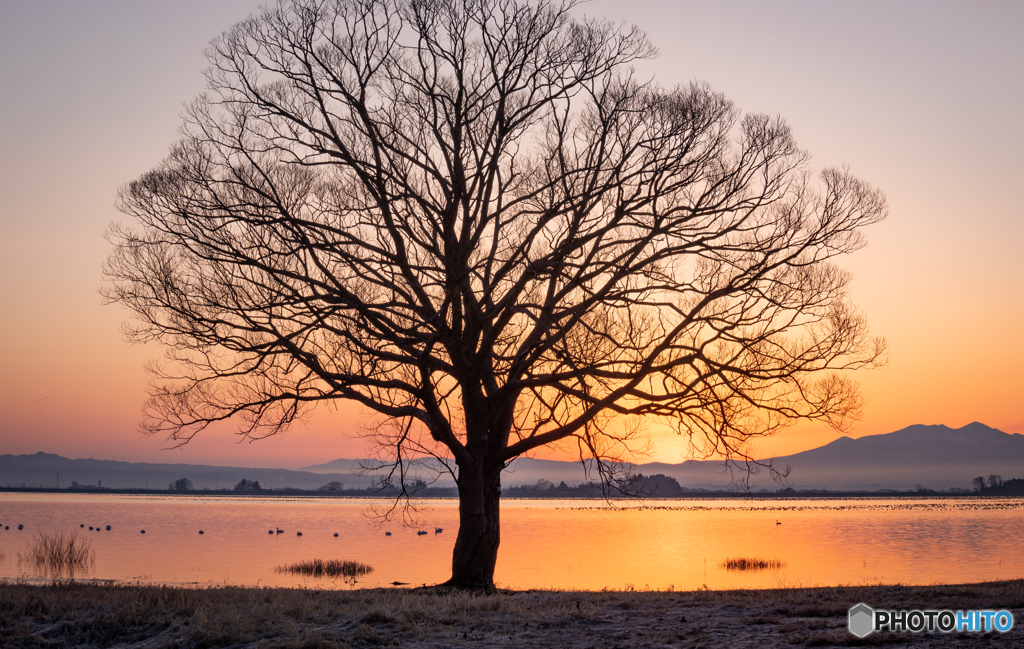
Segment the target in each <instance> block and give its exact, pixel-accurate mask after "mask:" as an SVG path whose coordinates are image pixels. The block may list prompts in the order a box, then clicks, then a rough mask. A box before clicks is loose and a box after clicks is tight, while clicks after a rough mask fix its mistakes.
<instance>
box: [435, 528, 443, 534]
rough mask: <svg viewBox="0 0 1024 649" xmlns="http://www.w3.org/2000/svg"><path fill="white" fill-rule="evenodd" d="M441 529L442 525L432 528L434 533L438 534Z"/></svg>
mask: <svg viewBox="0 0 1024 649" xmlns="http://www.w3.org/2000/svg"><path fill="white" fill-rule="evenodd" d="M443 531H444V528H443V527H435V528H434V534H440V533H441V532H443Z"/></svg>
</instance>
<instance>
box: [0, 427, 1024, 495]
mask: <svg viewBox="0 0 1024 649" xmlns="http://www.w3.org/2000/svg"><path fill="white" fill-rule="evenodd" d="M361 462H365V461H361V460H347V459H339V460H334V461H333V462H328V463H326V464H317V465H313V466H307V467H303V468H301V469H299V470H297V471H289V470H286V469H253V468H240V467H225V466H206V465H195V464H144V463H135V462H117V461H111V460H92V459H89V460H71V459H68V458H65V457H61V456H59V455H52V454H49V453H36V454H34V455H17V456H15V455H0V486H22V485H25V486H36V487H54V486H56V485H57V483H56V476H57V473H60V486H62V487H67V486H68V485H70V484H71V482H72V481H75V482H78V483H79V484H83V485H98V483H99V482H100V481H102V483H103V484H102V486H104V487H112V488H141V487H146V486H148V487H150V488H158V489H162V488H166V486H167V484H168V483H170V482H173V481H174V480H177V479H178V478H188V479H189V480H191V481H192V482H193V484H195V486H196V488H199V489H203V488H209V489H213V488H215V487H217V486H219V487H221V488H225V487H229V488H230V487H233V486H234V485H235V484H236V483H237V482H238V481H239V480H241V479H243V478H245V479H248V480H258V481H259V483H260V485H262V486H263V487H264V488H271V487H294V488H297V489H316V488H318V487H320V486H322V485H324V484H326V483H327V482H331V481H336V482H341V483H342V484H344V485H345V486H346V487H357V488H365V487H368V486H370V485H371V484H372V481H373V476H372V475H365V474H363V473H361V472H360V471H361ZM766 462H771V463H772V464H773V465H774V466H776V467H779V468H785V467H786V466H789V467H791V473H790V476H789V479H788V485H789V486H792V487H793V488H794V489H798V490H799V489H831V490H844V489H848V490H857V491H861V490H863V491H877V490H879V489H896V490H910V489H914V488H916V487H917V486H921V487H924V488H929V489H948V488H950V487H961V488H970V486H971V481H972V480H973V479H974V478H975V477H976V476H979V475H980V476H988V475H990V474H999V475H1002V476H1003V478H1004V479H1006V480H1010V479H1013V478H1024V436H1022V435H1016V434H1008V433H1004V432H1002V431H999V430H996V429H994V428H990V427H988V426H986V425H984V424H981V423H977V422H975V423H973V424H969V425H967V426H964V427H963V428H958V429H952V428H948V427H947V426H924V425H916V426H909V427H907V428H904V429H902V430H898V431H896V432H893V433H888V434H885V435H868V436H866V437H861V438H859V439H852V438H849V437H841V438H839V439H837V440H835V441H834V442H831V443H829V444H826V445H825V446H821V447H819V448H816V449H812V450H810V451H804V452H802V453H796V454H794V455H787V456H784V457H778V458H774V459H772V460H767V461H766ZM435 468H436V467H435ZM635 470H636V471H637V472H639V473H643V474H644V475H655V474H663V475H667V476H670V477H672V478H675V479H676V480H677V481H678V482H679V484H680V485H682V486H683V487H687V488H691V489H692V488H704V489H721V488H723V487H726V486H727V485H729V484H730V482H732V481H733V480H734V479H738V478H739V477H740V476H739V474H730V473H729V472H728V471H727V470H726V468H725V467H724V466H723V464H722V463H721V462H710V461H704V462H700V461H689V462H682V463H680V464H666V463H663V462H651V463H647V464H640V465H638V466H636V468H635ZM413 473H414V474H416V473H423V474H424V477H428V475H427V474H429V471H426V470H423V469H420V470H419V471H417V470H414V471H413ZM767 473H768V472H767V471H762V472H761V473H760V474H759V475H755V476H753V477H752V479H751V484H752V486H753V488H754V489H755V490H757V489H768V490H770V491H775V490H776V489H778V488H779V487H780V485H779V484H777V483H775V482H773V481H772V480H771V478H770V477H769V476H768V475H767ZM538 480H548V481H550V482H553V483H555V484H558V483H560V482H565V483H566V484H568V485H577V484H579V483H581V482H586V481H588V480H597V476H596V475H593V474H591V475H587V474H586V472H585V471H584V466H583V465H582V464H580V463H579V462H559V461H555V460H537V459H532V458H519V459H517V460H515V461H514V462H513V463H512V464H511V465H510V466H509V468H508V469H506V470H505V472H504V473H503V474H502V484H504V485H510V486H511V485H524V484H536V483H537V481H538ZM435 486H438V487H448V486H452V480H451V478H450V477H448V476H442V477H441V479H439V480H438V481H437V482H436V483H435Z"/></svg>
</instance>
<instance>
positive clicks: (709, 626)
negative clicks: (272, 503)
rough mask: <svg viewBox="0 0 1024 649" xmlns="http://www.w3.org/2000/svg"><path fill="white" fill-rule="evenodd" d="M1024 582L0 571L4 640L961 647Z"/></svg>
mask: <svg viewBox="0 0 1024 649" xmlns="http://www.w3.org/2000/svg"><path fill="white" fill-rule="evenodd" d="M858 603H865V604H867V605H868V606H871V607H872V608H876V609H893V610H898V609H939V610H943V609H950V610H971V609H985V610H1000V609H1007V610H1010V611H1011V612H1012V613H1013V615H1014V618H1015V620H1016V621H1017V623H1016V624H1015V626H1014V628H1013V629H1012V630H1010V631H1009V632H1007V633H996V632H990V633H949V634H945V633H939V632H935V633H897V632H878V633H873V634H871V635H869V636H867V637H866V638H864V639H858V638H856V637H855V636H853V635H852V634H850V633H849V631H848V630H847V616H848V611H849V609H850V607H852V606H854V605H856V604H858ZM1022 629H1024V580H1013V581H1000V582H987V583H976V584H947V585H931V586H903V585H869V586H835V587H820V588H786V589H771V590H723V591H713V590H698V591H553V590H551V591H549V590H526V591H501V592H499V593H497V594H492V595H483V594H473V593H452V592H447V593H446V592H437V591H431V590H429V589H428V590H423V589H419V590H404V589H373V590H370V589H367V590H348V591H338V590H326V591H325V590H318V589H312V588H308V589H287V588H242V587H211V588H180V587H167V586H146V585H124V584H89V583H81V582H71V581H63V582H54V583H50V584H47V585H32V584H27V583H18V582H11V581H0V645H3V646H5V647H25V648H28V647H74V646H114V645H117V646H119V647H148V648H156V647H177V646H190V647H213V646H232V647H257V646H258V647H349V648H353V647H376V646H400V647H412V648H422V649H426V648H428V647H431V648H434V647H453V648H454V647H459V648H461V647H495V648H508V649H511V648H512V647H541V648H547V647H551V648H556V647H557V648H559V649H561V648H570V647H571V648H579V649H583V648H587V647H624V648H628V647H712V646H716V647H791V646H817V647H844V646H851V645H877V644H895V645H900V646H908V645H909V646H929V647H961V646H975V645H979V646H980V645H986V646H988V645H989V643H990V642H995V643H1008V644H1004V645H1003V646H1014V645H1016V644H1019V643H1021V640H1024V630H1022Z"/></svg>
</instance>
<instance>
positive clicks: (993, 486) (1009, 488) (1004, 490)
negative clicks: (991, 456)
mask: <svg viewBox="0 0 1024 649" xmlns="http://www.w3.org/2000/svg"><path fill="white" fill-rule="evenodd" d="M971 485H972V486H973V487H974V492H975V493H979V494H984V495H986V496H1024V480H1022V479H1019V478H1016V479H1013V480H1007V481H1006V482H1003V476H1001V475H996V474H992V475H990V476H989V477H988V478H985V477H984V476H978V477H977V478H975V479H974V480H972V481H971Z"/></svg>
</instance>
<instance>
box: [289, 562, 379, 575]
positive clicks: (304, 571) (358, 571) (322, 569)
mask: <svg viewBox="0 0 1024 649" xmlns="http://www.w3.org/2000/svg"><path fill="white" fill-rule="evenodd" d="M274 570H275V572H289V573H291V574H293V575H306V576H307V577H344V578H346V579H355V578H356V577H362V576H363V575H366V574H369V573H371V572H373V566H369V565H367V564H365V563H359V562H358V561H338V560H337V559H328V560H326V561H325V560H323V559H311V560H309V561H300V562H299V563H293V564H290V565H287V566H278V567H276V568H274Z"/></svg>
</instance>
